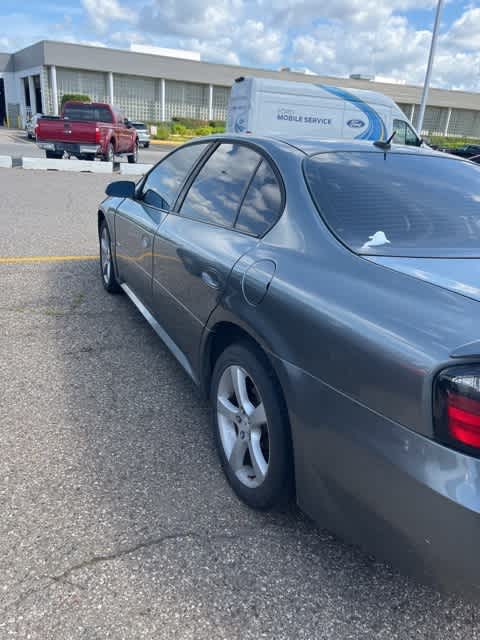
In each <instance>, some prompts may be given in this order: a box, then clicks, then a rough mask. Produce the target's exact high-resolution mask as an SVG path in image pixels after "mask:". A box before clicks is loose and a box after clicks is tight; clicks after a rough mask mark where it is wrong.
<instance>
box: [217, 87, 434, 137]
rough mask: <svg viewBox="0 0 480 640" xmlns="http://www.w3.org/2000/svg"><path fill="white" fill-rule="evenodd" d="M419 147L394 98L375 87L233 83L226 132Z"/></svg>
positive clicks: (414, 132) (411, 128)
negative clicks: (388, 143)
mask: <svg viewBox="0 0 480 640" xmlns="http://www.w3.org/2000/svg"><path fill="white" fill-rule="evenodd" d="M394 131H396V135H395V138H394V140H393V142H395V143H397V144H407V145H412V146H420V145H421V144H422V139H421V138H420V136H419V135H418V134H417V132H416V131H415V129H414V128H413V126H412V124H411V122H409V120H408V118H407V117H406V115H405V114H404V113H403V111H402V110H401V109H400V108H399V107H398V106H397V105H396V104H395V102H394V101H393V100H392V99H391V98H388V97H387V96H385V95H383V94H382V93H377V92H376V91H365V90H363V89H342V88H340V87H333V86H331V85H326V84H308V83H306V82H289V81H283V80H270V79H268V78H238V79H237V80H236V81H235V84H234V85H233V87H232V91H231V94H230V101H229V104H228V114H227V132H230V133H254V134H258V135H276V136H282V135H283V136H288V137H292V136H302V137H304V136H308V137H315V138H330V139H348V140H353V139H356V140H386V139H387V138H389V137H390V136H391V134H392V133H393V132H394Z"/></svg>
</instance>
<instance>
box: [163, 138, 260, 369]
mask: <svg viewBox="0 0 480 640" xmlns="http://www.w3.org/2000/svg"><path fill="white" fill-rule="evenodd" d="M263 161H264V157H263V156H262V155H261V152H260V151H259V150H256V149H255V148H252V147H251V146H249V145H246V144H240V143H230V142H222V143H221V144H219V145H218V146H217V147H216V148H215V150H214V151H213V153H212V154H211V155H210V156H209V157H208V159H207V160H206V162H205V163H204V164H203V166H202V167H201V169H200V170H199V171H198V173H197V175H196V176H195V178H194V179H193V181H192V180H191V181H190V182H191V184H190V186H189V188H188V191H187V192H186V194H185V196H184V198H183V201H182V203H181V206H179V207H178V206H177V207H176V209H178V210H177V211H175V212H172V213H171V214H170V215H169V217H168V219H167V220H166V222H165V224H163V225H162V226H161V227H160V228H159V229H158V231H157V233H156V236H155V249H154V258H153V305H154V311H155V313H156V315H157V317H158V318H159V322H160V323H161V324H162V326H163V327H164V329H165V331H166V332H167V333H168V334H169V336H170V338H171V339H172V340H173V341H174V342H175V344H176V346H177V347H178V348H179V349H180V351H181V352H182V354H184V356H185V357H186V358H187V360H188V361H189V363H195V361H196V357H197V355H198V347H199V343H200V338H201V335H202V332H203V330H204V327H205V325H206V323H207V321H208V318H209V316H210V314H211V313H212V311H213V310H214V309H215V307H216V306H217V305H218V303H219V301H220V299H221V297H222V295H223V293H224V290H225V286H226V283H227V280H228V277H229V275H230V272H231V270H232V268H233V266H234V264H235V263H236V262H237V260H239V258H240V257H241V256H242V255H244V254H245V253H247V252H248V251H250V250H251V249H253V248H254V247H255V246H256V244H257V243H258V238H257V237H256V236H257V234H256V232H255V231H252V233H250V232H249V231H248V230H247V229H246V228H243V229H242V231H236V230H235V228H234V227H235V224H236V221H237V218H238V215H239V211H240V208H241V206H242V203H243V202H244V200H245V199H246V196H247V192H248V190H249V187H250V185H251V184H252V183H253V181H254V177H255V174H256V172H257V170H258V169H259V167H260V166H261V164H262V162H263ZM265 162H266V160H265Z"/></svg>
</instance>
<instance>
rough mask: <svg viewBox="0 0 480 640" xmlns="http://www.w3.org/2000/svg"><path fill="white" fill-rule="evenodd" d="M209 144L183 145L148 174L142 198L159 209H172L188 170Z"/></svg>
mask: <svg viewBox="0 0 480 640" xmlns="http://www.w3.org/2000/svg"><path fill="white" fill-rule="evenodd" d="M206 147H207V144H194V145H189V146H186V147H181V148H180V149H178V150H177V151H175V152H174V153H172V154H170V155H169V156H168V157H167V158H165V160H163V161H162V162H160V164H158V165H157V166H156V167H155V168H154V169H153V170H152V171H151V172H150V173H149V174H148V176H147V179H146V180H145V183H144V185H143V188H142V200H143V201H144V202H145V203H146V204H149V205H151V206H152V207H157V208H158V209H167V210H168V209H170V208H171V207H172V206H173V204H174V202H175V199H176V197H177V194H178V192H179V190H180V187H181V186H182V184H183V182H184V180H185V178H186V177H187V174H188V172H189V171H190V169H191V168H192V167H193V165H194V163H195V161H196V160H197V159H198V158H199V157H200V154H201V153H202V151H204V150H205V149H206Z"/></svg>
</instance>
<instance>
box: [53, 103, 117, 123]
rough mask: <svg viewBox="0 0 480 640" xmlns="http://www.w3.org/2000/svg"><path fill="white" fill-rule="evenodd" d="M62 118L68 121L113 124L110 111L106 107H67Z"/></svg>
mask: <svg viewBox="0 0 480 640" xmlns="http://www.w3.org/2000/svg"><path fill="white" fill-rule="evenodd" d="M63 116H64V118H68V119H69V120H87V121H88V120H90V121H93V122H113V118H112V113H111V111H110V109H108V108H107V107H94V106H91V105H88V104H78V105H68V106H66V107H65V110H64V112H63Z"/></svg>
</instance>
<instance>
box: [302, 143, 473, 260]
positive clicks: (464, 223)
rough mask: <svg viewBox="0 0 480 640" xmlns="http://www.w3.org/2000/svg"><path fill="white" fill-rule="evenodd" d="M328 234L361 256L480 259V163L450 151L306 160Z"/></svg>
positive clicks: (326, 156)
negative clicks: (457, 157) (452, 156)
mask: <svg viewBox="0 0 480 640" xmlns="http://www.w3.org/2000/svg"><path fill="white" fill-rule="evenodd" d="M304 171H305V177H306V180H307V184H308V186H309V189H310V192H311V194H312V197H313V200H314V202H315V204H316V205H317V208H318V210H319V211H320V213H321V215H322V217H323V219H324V220H325V222H326V223H327V225H328V226H329V227H330V229H331V230H332V231H333V233H334V234H335V235H336V236H337V237H338V238H339V239H340V240H341V241H342V242H343V243H344V244H346V245H347V246H348V247H349V248H350V249H352V250H353V251H355V252H356V253H360V254H368V255H384V256H411V257H422V256H423V257H480V167H478V165H475V164H473V163H470V162H467V161H464V160H458V159H453V158H449V157H447V156H444V157H443V156H442V157H439V156H433V155H432V156H428V155H420V154H406V153H395V152H394V151H392V152H389V153H376V152H348V153H347V152H339V153H321V154H318V155H315V156H313V157H310V158H308V159H306V160H305V162H304Z"/></svg>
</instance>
